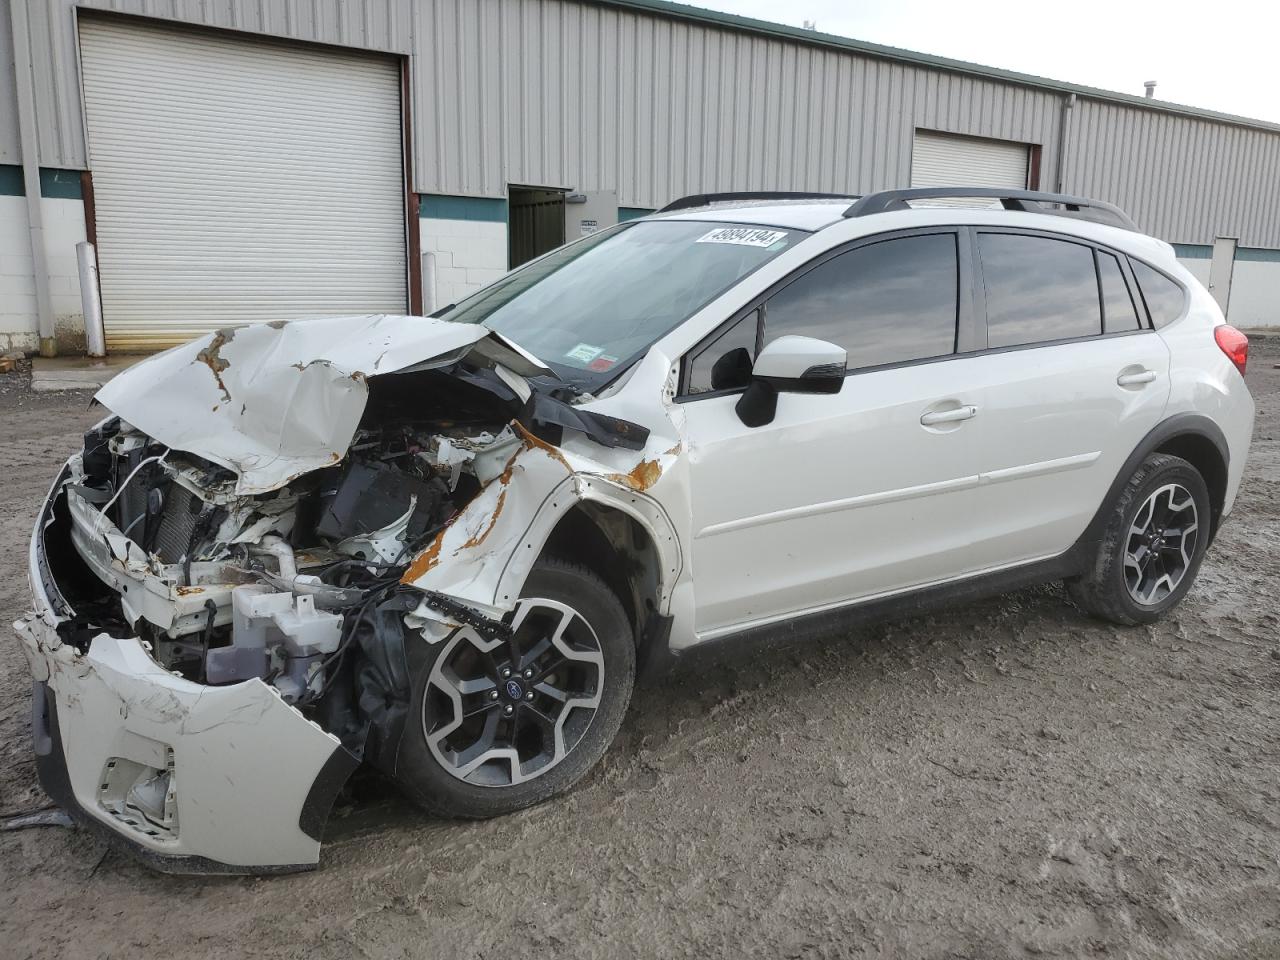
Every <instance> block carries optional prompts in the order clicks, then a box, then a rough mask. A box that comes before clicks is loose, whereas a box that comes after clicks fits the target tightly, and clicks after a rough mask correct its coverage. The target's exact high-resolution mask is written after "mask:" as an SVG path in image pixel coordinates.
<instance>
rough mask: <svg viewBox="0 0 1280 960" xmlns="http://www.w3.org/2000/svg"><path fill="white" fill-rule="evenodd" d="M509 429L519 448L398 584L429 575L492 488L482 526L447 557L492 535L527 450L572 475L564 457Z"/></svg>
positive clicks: (522, 432) (526, 433) (516, 426)
mask: <svg viewBox="0 0 1280 960" xmlns="http://www.w3.org/2000/svg"><path fill="white" fill-rule="evenodd" d="M511 426H512V428H513V429H514V430H515V431H516V433H517V434H518V435H519V436H520V437H521V444H520V447H519V448H518V449H517V450H516V452H515V453H513V454H512V455H511V458H510V459H509V460H508V461H507V463H506V466H505V467H504V468H503V470H502V473H501V474H500V475H499V476H497V477H496V478H495V479H493V480H491V481H490V482H489V483H488V484H487V485H486V486H485V487H484V489H483V490H481V491H480V493H478V494H477V495H476V496H475V498H474V499H473V500H472V501H471V503H469V504H468V505H467V506H466V507H464V508H463V509H462V510H460V511H459V512H458V513H457V514H455V515H454V516H452V517H450V518H449V521H448V522H447V523H446V524H445V525H444V526H443V527H442V528H441V529H440V532H439V533H437V534H436V535H435V537H434V538H433V539H432V541H431V543H430V544H429V545H428V546H427V548H426V549H425V550H423V551H422V552H421V553H420V554H418V555H417V556H416V557H414V558H413V562H411V563H410V564H409V567H408V569H407V570H405V572H404V576H402V577H401V578H400V582H401V583H406V584H407V583H413V582H415V581H417V580H419V579H421V578H422V577H423V576H425V575H426V574H427V573H429V572H430V571H431V570H432V569H433V568H434V567H435V566H436V564H438V563H439V562H440V554H441V552H442V551H443V549H444V546H445V541H446V540H447V539H448V538H449V535H450V533H451V532H452V530H453V527H454V526H455V525H456V524H457V523H458V522H459V521H460V520H462V519H463V518H464V517H467V516H468V514H469V513H471V508H472V507H473V506H474V505H475V504H476V503H477V501H479V500H481V499H482V498H483V497H484V496H485V495H486V494H488V493H489V492H490V491H491V490H492V489H493V488H497V490H498V493H497V498H496V500H495V501H494V503H493V505H492V507H490V508H489V509H488V516H487V517H486V518H485V520H484V521H483V525H482V526H480V527H479V529H476V530H475V531H474V532H473V533H471V534H470V535H469V536H468V537H467V539H466V540H465V541H463V543H462V544H461V545H459V546H458V547H457V548H456V549H454V550H453V551H452V552H451V554H450V556H457V555H458V554H459V553H461V552H463V551H464V550H473V549H475V548H476V547H479V546H481V545H482V544H483V543H484V542H485V540H486V539H487V538H488V536H489V534H490V533H492V532H493V528H494V526H495V525H496V524H497V523H498V519H499V518H500V517H501V516H502V511H503V509H504V508H505V507H506V503H507V488H508V487H509V486H510V484H511V480H512V478H513V477H514V476H515V471H516V466H517V462H518V461H519V459H520V457H521V456H523V455H524V454H526V453H528V452H529V451H530V450H540V451H541V452H543V453H545V454H547V456H549V457H551V458H552V459H554V460H556V461H558V462H559V463H560V464H561V465H562V466H563V467H564V468H565V470H566V471H568V472H569V473H572V472H573V468H572V467H571V466H569V462H568V461H567V460H565V458H564V455H563V454H562V453H561V452H560V451H559V450H557V449H556V448H555V447H553V446H552V445H551V444H549V443H547V442H546V441H544V440H539V439H538V438H537V437H535V436H534V435H533V434H531V433H530V432H529V431H528V430H526V429H525V428H524V427H523V426H521V425H520V424H519V423H517V422H515V421H512V423H511Z"/></svg>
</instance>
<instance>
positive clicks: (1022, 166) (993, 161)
mask: <svg viewBox="0 0 1280 960" xmlns="http://www.w3.org/2000/svg"><path fill="white" fill-rule="evenodd" d="M1028 158H1029V152H1028V149H1027V145H1026V144H1025V143H1010V142H1009V141H1007V140H985V139H982V138H979V137H958V136H953V135H952V134H945V133H934V132H932V131H929V130H917V131H916V136H915V143H914V144H913V147H912V151H911V185H912V186H913V187H952V186H963V187H1014V188H1017V189H1021V190H1025V189H1026V186H1027V161H1028Z"/></svg>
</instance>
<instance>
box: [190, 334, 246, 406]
mask: <svg viewBox="0 0 1280 960" xmlns="http://www.w3.org/2000/svg"><path fill="white" fill-rule="evenodd" d="M235 335H236V330H235V327H223V328H222V329H221V330H219V331H217V332H216V333H214V335H213V339H212V340H210V341H209V345H208V346H207V347H204V348H203V349H202V350H201V351H200V352H199V353H197V354H196V359H197V360H199V361H200V362H201V363H203V364H204V365H205V366H206V367H208V368H209V369H210V370H212V371H213V379H214V380H216V381H218V389H219V390H221V391H222V398H223V399H224V400H230V399H231V393H230V391H229V390H227V385H226V384H225V383H223V382H222V371H223V370H225V369H227V367H229V366H231V364H230V363H229V362H228V361H227V360H226V359H225V358H224V357H223V356H222V348H223V347H225V346H226V345H227V344H228V343H230V342H231V341H232V339H234V338H235ZM214 409H215V410H216V409H217V408H216V407H215V408H214Z"/></svg>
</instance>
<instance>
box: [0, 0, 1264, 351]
mask: <svg viewBox="0 0 1280 960" xmlns="http://www.w3.org/2000/svg"><path fill="white" fill-rule="evenodd" d="M957 182H959V183H966V184H978V185H989V186H1018V187H1022V186H1031V187H1033V188H1041V189H1050V190H1059V191H1063V192H1068V193H1077V194H1085V195H1089V196H1094V197H1099V198H1102V199H1106V200H1110V201H1113V202H1115V203H1117V204H1119V205H1120V206H1122V207H1124V208H1125V209H1127V210H1128V211H1129V212H1130V213H1131V214H1132V215H1133V217H1134V218H1135V220H1137V222H1138V223H1139V225H1140V226H1141V227H1142V228H1143V229H1145V230H1147V231H1149V232H1151V233H1154V234H1156V235H1157V236H1160V237H1162V238H1164V239H1166V240H1168V241H1170V242H1172V243H1174V244H1175V245H1176V246H1177V249H1178V253H1179V256H1180V257H1181V258H1182V260H1183V262H1184V263H1185V264H1186V265H1187V266H1188V267H1189V268H1190V269H1191V270H1192V271H1193V272H1194V273H1196V275H1197V276H1199V277H1201V278H1202V279H1203V280H1204V281H1205V282H1210V281H1212V289H1213V291H1214V294H1215V295H1216V296H1217V297H1218V299H1219V301H1220V302H1221V303H1222V304H1223V306H1224V307H1226V308H1227V310H1228V313H1229V317H1230V319H1231V321H1232V322H1233V323H1234V324H1236V325H1237V326H1243V327H1254V326H1260V325H1276V324H1280V310H1277V308H1276V306H1275V305H1276V304H1277V303H1280V126H1278V125H1273V124H1268V123H1262V122H1259V121H1254V120H1248V119H1244V118H1240V117H1234V116H1226V115H1222V114H1217V113H1212V112H1208V111H1203V110H1193V109H1190V108H1186V107H1181V106H1177V105H1173V104H1168V103H1162V102H1160V101H1157V100H1149V99H1144V98H1142V97H1135V96H1129V95H1125V94H1120V93H1109V92H1106V91H1102V90H1096V89H1092V88H1087V87H1081V86H1075V85H1072V84H1068V83H1059V82H1055V81H1050V80H1044V79H1040V78H1036V77H1030V76H1023V75H1020V74H1014V73H1010V72H1006V71H1003V70H997V69H994V68H988V67H982V66H977V65H974V64H968V63H961V62H957V61H951V60H944V59H940V58H937V57H930V56H925V55H922V54H916V53H910V52H908V51H903V50H896V49H889V48H885V47H879V46H875V45H872V44H867V43H861V42H858V41H854V40H848V39H844V38H841V37H834V36H827V35H823V34H819V33H815V32H812V31H807V30H799V29H793V28H790V27H784V26H778V25H774V24H769V23H763V22H760V21H754V20H746V19H742V18H738V17H731V16H726V15H722V14H716V13H710V12H707V11H703V10H698V9H695V8H692V7H687V6H683V5H678V4H672V3H666V2H661V0H79V2H77V0H0V348H6V347H7V348H13V347H17V348H22V349H27V350H30V349H34V348H36V347H37V346H42V347H43V348H44V349H45V350H46V351H48V350H52V349H54V348H55V346H56V347H58V348H60V349H62V350H63V351H70V350H74V349H76V343H77V340H78V339H82V337H83V321H82V317H81V301H80V289H79V282H78V278H77V270H76V258H75V245H76V243H77V242H79V241H82V240H84V239H86V238H87V239H89V240H91V241H93V242H94V243H95V244H96V245H97V250H98V262H99V285H100V292H101V300H102V308H103V316H104V318H105V323H106V331H107V344H108V348H109V350H113V351H129V350H139V349H151V348H154V347H156V346H160V345H167V344H170V343H172V342H175V341H177V340H181V339H185V338H187V337H189V336H190V335H192V334H194V333H196V332H198V331H203V330H208V329H211V328H216V327H219V326H223V325H226V324H228V323H239V322H245V321H264V320H271V319H276V318H289V317H297V316H308V315H317V314H341V313H356V312H370V311H396V312H399V311H404V310H409V311H413V312H417V311H421V310H423V308H424V306H428V307H429V306H431V305H433V304H434V305H437V306H438V305H442V304H444V303H447V302H450V301H452V300H456V299H458V298H459V297H461V296H463V295H465V294H466V293H468V292H470V291H472V290H475V289H477V288H479V287H480V286H481V285H483V284H485V283H487V282H489V281H491V280H493V279H495V278H496V277H498V276H500V275H501V274H502V272H503V271H505V270H507V269H508V268H509V267H511V266H514V265H515V264H518V263H521V262H523V261H525V260H527V259H529V258H530V257H532V256H534V255H536V254H538V253H540V252H542V251H544V250H547V249H550V248H551V247H553V246H556V245H558V244H559V243H562V242H564V241H565V240H567V239H572V238H574V237H576V236H579V235H581V234H583V233H587V232H591V231H593V230H596V229H599V228H602V227H604V226H607V225H609V224H612V223H614V222H616V221H617V220H620V219H627V218H630V217H635V216H637V215H641V214H643V213H646V212H648V211H649V210H652V209H653V208H655V207H659V206H661V205H662V204H664V203H666V202H667V201H669V200H671V199H672V198H674V197H677V196H680V195H684V194H690V193H699V192H706V191H717V190H798V189H805V190H814V191H823V192H833V193H845V192H847V193H865V192H867V191H872V190H878V189H882V188H888V187H897V186H904V185H935V184H938V183H957ZM424 301H425V302H424Z"/></svg>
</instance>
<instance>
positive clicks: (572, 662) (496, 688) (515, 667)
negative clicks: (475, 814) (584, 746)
mask: <svg viewBox="0 0 1280 960" xmlns="http://www.w3.org/2000/svg"><path fill="white" fill-rule="evenodd" d="M511 628H512V631H511V636H510V637H509V638H508V639H506V640H503V639H501V638H489V639H486V638H485V637H482V636H481V635H480V634H479V633H477V632H476V631H475V630H474V629H472V628H470V627H462V628H460V629H459V630H458V631H457V632H456V633H455V634H454V635H453V636H452V637H450V639H449V640H448V641H447V646H446V647H445V649H444V650H443V651H442V652H441V654H440V656H439V657H437V658H436V661H435V664H434V665H433V667H432V669H431V674H430V676H429V677H428V679H427V685H428V687H427V695H426V697H424V698H423V710H422V731H423V734H424V736H425V737H426V740H427V745H428V747H429V748H430V750H431V753H432V754H433V755H434V756H435V758H436V760H437V761H438V762H439V763H440V765H441V766H442V767H443V768H444V769H445V770H446V771H448V772H449V773H450V774H451V775H452V776H454V777H457V778H458V779H459V780H463V781H465V782H467V783H471V784H474V785H476V786H487V787H506V786H513V785H515V784H518V783H522V782H524V781H527V780H531V779H533V778H534V777H537V776H540V775H541V774H543V773H546V772H547V771H548V770H550V769H551V768H552V767H554V766H555V765H556V764H558V763H560V762H561V761H562V760H564V758H565V757H566V756H568V754H569V753H570V752H571V751H572V750H573V748H574V747H575V746H577V744H578V742H579V741H580V740H581V739H582V737H583V735H584V734H585V733H586V732H587V728H588V727H589V726H590V725H591V721H592V719H593V718H594V716H595V714H596V711H597V709H598V708H599V706H600V698H601V695H602V693H603V690H604V653H603V652H602V650H601V647H600V640H599V638H598V637H597V636H596V634H595V631H594V630H592V628H591V625H590V624H589V623H587V621H586V620H585V619H584V618H583V617H582V615H581V614H579V613H578V612H577V611H576V610H574V609H573V608H572V607H569V606H567V605H566V604H563V603H559V602H557V601H555V600H547V599H540V598H530V599H524V600H521V601H520V602H519V604H518V605H517V607H516V610H515V614H514V616H513V617H512V620H511Z"/></svg>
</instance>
